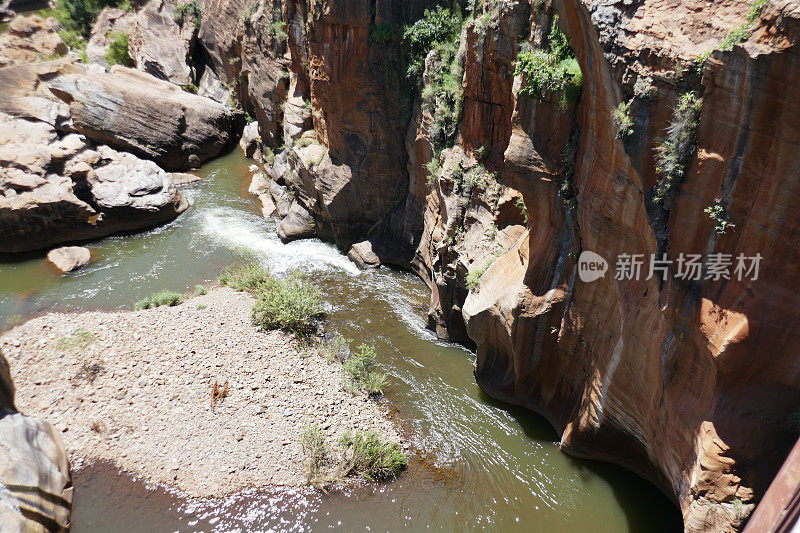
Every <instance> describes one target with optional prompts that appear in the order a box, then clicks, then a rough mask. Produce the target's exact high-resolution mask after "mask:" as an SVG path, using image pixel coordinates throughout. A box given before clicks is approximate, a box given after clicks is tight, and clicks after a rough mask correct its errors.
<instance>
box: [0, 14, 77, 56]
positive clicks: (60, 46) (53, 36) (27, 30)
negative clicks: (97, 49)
mask: <svg viewBox="0 0 800 533" xmlns="http://www.w3.org/2000/svg"><path fill="white" fill-rule="evenodd" d="M58 28H59V24H58V21H56V19H54V18H53V17H49V18H47V19H42V18H41V17H38V16H36V15H33V16H29V17H15V18H14V19H13V20H12V21H11V22H10V23H9V25H8V31H6V32H5V33H3V34H0V67H4V66H6V65H10V64H12V63H14V62H19V63H32V62H34V61H41V60H43V59H52V58H53V57H58V56H63V55H65V54H66V53H67V52H68V48H67V45H66V44H65V43H64V41H62V40H61V37H59V35H58Z"/></svg>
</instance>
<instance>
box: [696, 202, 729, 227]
mask: <svg viewBox="0 0 800 533" xmlns="http://www.w3.org/2000/svg"><path fill="white" fill-rule="evenodd" d="M703 212H704V213H705V214H707V215H708V218H710V219H711V220H713V221H714V231H716V232H717V233H720V234H722V233H725V232H726V231H727V230H728V228H732V227H733V224H731V223H730V219H729V217H728V213H727V210H726V209H725V206H724V205H723V203H722V199H721V198H716V199H715V200H714V203H713V204H712V205H710V206H708V207H706V208H705V209H704V210H703Z"/></svg>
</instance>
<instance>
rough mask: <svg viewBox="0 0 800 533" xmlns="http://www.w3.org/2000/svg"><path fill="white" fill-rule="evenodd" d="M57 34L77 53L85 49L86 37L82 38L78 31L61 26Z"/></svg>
mask: <svg viewBox="0 0 800 533" xmlns="http://www.w3.org/2000/svg"><path fill="white" fill-rule="evenodd" d="M58 36H59V37H61V40H62V41H64V42H65V43H66V44H67V46H69V47H70V49H72V50H75V51H76V52H79V53H80V52H84V51H85V50H86V39H84V38H83V35H81V34H80V32H78V31H76V30H66V29H63V28H62V29H60V30H58Z"/></svg>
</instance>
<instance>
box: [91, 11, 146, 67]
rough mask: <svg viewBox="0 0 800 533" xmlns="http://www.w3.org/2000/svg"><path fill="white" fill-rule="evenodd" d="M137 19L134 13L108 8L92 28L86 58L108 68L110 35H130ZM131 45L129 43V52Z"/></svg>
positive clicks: (101, 13)
mask: <svg viewBox="0 0 800 533" xmlns="http://www.w3.org/2000/svg"><path fill="white" fill-rule="evenodd" d="M135 19H136V15H135V14H134V13H131V12H128V11H125V10H124V9H119V8H116V7H107V8H105V9H103V11H101V12H100V14H99V15H98V16H97V20H95V22H94V25H93V26H92V35H91V37H90V38H89V41H88V42H87V43H86V57H87V58H88V59H89V61H90V62H91V63H98V64H100V65H103V66H104V67H107V66H108V64H107V63H106V54H107V53H108V34H109V33H111V32H114V31H116V32H123V33H129V32H130V29H131V24H132V23H133V21H134V20H135ZM130 50H131V43H130V41H129V42H128V51H129V52H130Z"/></svg>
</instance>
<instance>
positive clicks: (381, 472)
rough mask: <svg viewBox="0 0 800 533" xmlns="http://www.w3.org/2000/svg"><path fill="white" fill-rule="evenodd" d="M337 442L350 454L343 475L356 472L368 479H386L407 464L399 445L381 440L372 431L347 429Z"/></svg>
mask: <svg viewBox="0 0 800 533" xmlns="http://www.w3.org/2000/svg"><path fill="white" fill-rule="evenodd" d="M339 444H340V445H341V446H343V447H344V448H346V449H347V450H349V451H350V453H351V454H352V459H351V460H350V462H349V464H348V467H347V468H346V470H345V475H351V474H357V475H361V476H364V477H365V478H367V479H370V480H381V479H388V478H393V477H395V476H397V474H399V473H400V472H401V471H402V470H403V469H404V468H405V467H406V466H407V464H408V460H407V459H406V456H405V455H404V454H403V452H402V451H401V450H400V446H398V445H397V444H396V443H387V442H383V441H382V440H381V438H380V437H379V436H378V435H377V434H376V433H373V432H372V431H356V432H355V433H353V432H351V431H348V432H346V433H345V434H344V435H343V436H342V438H341V439H340V441H339Z"/></svg>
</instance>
